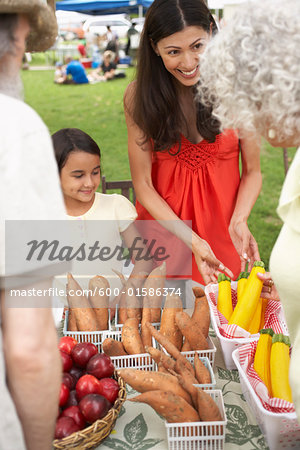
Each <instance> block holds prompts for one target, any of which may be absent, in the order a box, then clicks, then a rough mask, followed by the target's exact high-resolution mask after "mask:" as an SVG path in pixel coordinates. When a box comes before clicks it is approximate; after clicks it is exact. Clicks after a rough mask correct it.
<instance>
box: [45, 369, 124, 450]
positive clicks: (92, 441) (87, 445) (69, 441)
mask: <svg viewBox="0 0 300 450" xmlns="http://www.w3.org/2000/svg"><path fill="white" fill-rule="evenodd" d="M114 378H115V379H116V380H117V382H118V383H119V386H120V390H119V394H118V398H117V400H116V401H115V403H114V406H113V407H112V408H111V409H110V410H109V411H108V413H107V414H106V416H104V417H103V419H99V420H96V422H94V423H93V424H92V425H90V426H89V427H87V428H84V429H83V430H80V431H77V432H76V433H72V434H71V435H70V436H67V437H65V438H63V439H55V440H54V441H53V448H56V449H58V450H64V449H73V448H74V449H76V450H81V449H93V448H95V447H97V446H98V445H99V444H100V443H101V442H102V441H103V440H104V439H105V438H107V436H108V435H109V434H110V433H111V431H112V429H113V427H114V425H115V423H116V420H117V417H118V415H119V413H120V410H121V407H122V405H123V403H124V402H125V400H126V388H125V383H124V381H123V379H122V378H121V377H119V376H118V375H117V374H116V373H115V374H114Z"/></svg>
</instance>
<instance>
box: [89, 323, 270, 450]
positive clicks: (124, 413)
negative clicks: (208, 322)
mask: <svg viewBox="0 0 300 450" xmlns="http://www.w3.org/2000/svg"><path fill="white" fill-rule="evenodd" d="M210 336H211V337H212V339H213V341H214V343H215V346H216V348H217V352H216V357H215V363H214V373H215V377H216V381H217V385H216V389H220V390H222V393H223V398H224V404H225V410H226V416H227V427H226V440H225V446H224V449H225V450H238V449H243V450H250V449H251V450H253V449H257V450H266V449H268V446H267V444H266V442H265V439H264V437H263V435H262V433H261V431H260V428H259V426H258V425H257V422H256V419H255V417H254V416H253V414H252V413H251V410H250V409H249V407H248V405H247V403H246V401H245V398H244V396H243V394H242V391H241V385H240V382H239V375H238V371H237V370H227V369H226V368H225V364H224V360H223V356H222V351H221V349H220V346H219V342H218V339H217V338H216V336H215V334H214V331H213V330H210ZM135 395H138V393H136V392H135V391H134V390H133V389H131V388H130V386H128V387H127V396H128V398H130V397H134V396H135ZM105 447H108V448H112V449H115V450H131V449H135V450H146V449H149V448H155V449H156V450H167V449H168V442H167V434H166V429H165V425H164V421H163V420H162V419H161V417H160V416H159V415H158V414H157V413H156V412H155V411H154V410H153V409H152V408H151V407H150V406H148V405H145V404H142V403H132V402H129V401H126V402H125V403H124V405H123V407H122V410H121V413H120V415H119V417H118V419H117V422H116V426H115V429H114V430H113V432H112V433H111V434H110V436H109V437H108V438H107V439H105V441H104V442H103V443H102V444H101V445H100V446H98V447H97V449H100V448H101V449H102V448H105Z"/></svg>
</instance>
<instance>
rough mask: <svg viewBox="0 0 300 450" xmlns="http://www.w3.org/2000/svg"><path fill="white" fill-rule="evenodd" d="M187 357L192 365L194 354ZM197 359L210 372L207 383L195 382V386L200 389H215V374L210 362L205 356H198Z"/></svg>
mask: <svg viewBox="0 0 300 450" xmlns="http://www.w3.org/2000/svg"><path fill="white" fill-rule="evenodd" d="M187 359H188V360H189V361H190V362H191V363H192V364H193V365H194V356H187ZM199 359H200V360H201V361H202V362H203V364H204V365H205V367H206V368H207V369H208V371H209V374H210V380H211V381H210V383H207V384H195V386H197V387H200V388H201V389H215V387H216V378H215V374H214V372H213V370H212V367H211V364H210V362H209V359H208V358H207V357H199Z"/></svg>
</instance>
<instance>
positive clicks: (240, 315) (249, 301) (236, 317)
mask: <svg viewBox="0 0 300 450" xmlns="http://www.w3.org/2000/svg"><path fill="white" fill-rule="evenodd" d="M264 266H265V265H264V263H263V262H262V261H255V262H254V264H253V267H252V270H251V272H250V275H249V278H248V281H247V284H246V287H245V289H244V291H243V293H242V296H241V298H240V299H239V300H238V302H237V305H236V307H235V308H234V311H233V313H232V315H231V317H230V319H229V321H228V323H229V324H235V325H238V326H239V327H241V328H244V330H247V331H248V329H249V325H250V323H251V320H252V317H253V315H254V312H255V310H256V308H257V305H258V302H259V299H260V294H261V290H262V285H263V282H262V281H261V280H260V279H259V278H257V276H256V274H257V273H258V272H260V273H265V268H264Z"/></svg>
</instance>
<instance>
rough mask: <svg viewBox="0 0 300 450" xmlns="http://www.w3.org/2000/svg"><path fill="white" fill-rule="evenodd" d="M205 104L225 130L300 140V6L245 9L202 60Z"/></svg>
mask: <svg viewBox="0 0 300 450" xmlns="http://www.w3.org/2000/svg"><path fill="white" fill-rule="evenodd" d="M200 71H201V77H200V83H199V88H198V94H199V97H198V98H199V99H200V101H202V102H203V103H205V104H212V105H213V114H214V116H215V117H217V118H218V119H219V120H220V122H221V126H222V129H224V128H238V129H240V130H246V131H247V132H248V131H253V132H254V131H255V130H257V131H259V132H260V133H261V134H265V133H266V130H268V129H269V130H270V129H274V130H275V131H276V135H277V136H278V137H279V138H281V139H286V138H289V137H290V136H293V135H295V132H296V133H298V134H299V135H300V1H299V0H264V1H261V0H256V1H252V2H249V3H247V4H243V5H242V6H241V8H240V9H239V11H238V12H237V13H236V15H235V16H234V18H232V20H230V21H229V22H228V24H227V25H226V26H225V27H224V29H222V30H221V31H220V33H218V35H217V36H216V37H215V38H213V39H212V41H211V42H210V44H209V45H208V47H207V49H206V51H205V53H204V54H203V56H202V57H201V64H200Z"/></svg>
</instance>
